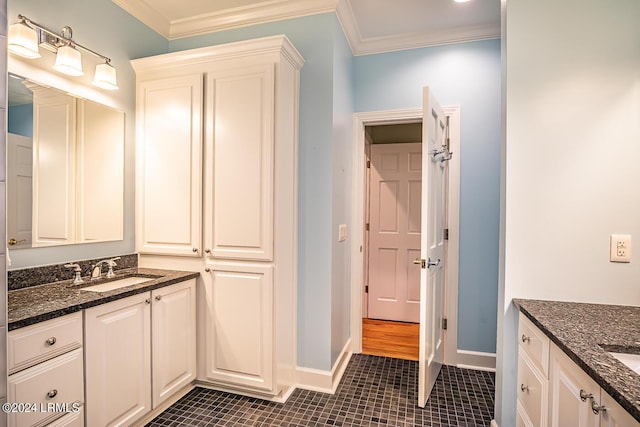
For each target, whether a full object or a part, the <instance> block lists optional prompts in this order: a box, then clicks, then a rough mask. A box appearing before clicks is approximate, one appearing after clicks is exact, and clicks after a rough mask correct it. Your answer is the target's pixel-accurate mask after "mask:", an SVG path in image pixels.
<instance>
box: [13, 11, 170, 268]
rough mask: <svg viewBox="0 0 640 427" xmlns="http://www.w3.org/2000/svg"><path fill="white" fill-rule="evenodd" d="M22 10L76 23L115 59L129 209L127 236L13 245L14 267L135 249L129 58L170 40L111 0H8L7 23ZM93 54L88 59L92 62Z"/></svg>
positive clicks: (56, 23)
mask: <svg viewBox="0 0 640 427" xmlns="http://www.w3.org/2000/svg"><path fill="white" fill-rule="evenodd" d="M19 13H21V14H23V15H26V16H28V17H29V18H30V19H32V20H34V21H35V22H38V23H39V24H41V25H43V26H45V27H47V28H50V29H52V30H59V29H61V28H62V27H64V26H65V25H69V26H70V27H71V28H73V38H74V40H77V41H78V43H81V44H83V45H85V46H87V47H89V48H91V49H93V50H95V51H97V52H100V53H101V54H103V55H106V56H108V57H110V58H111V59H112V64H113V65H114V66H115V67H116V69H117V72H118V85H119V86H120V89H119V90H118V91H117V92H113V93H112V94H111V96H112V97H113V99H114V104H115V106H116V108H118V109H120V110H122V111H124V112H125V121H126V123H125V128H126V129H125V163H124V164H125V171H124V172H125V189H124V190H125V191H124V197H125V203H124V206H125V212H124V240H123V241H120V242H107V243H91V244H82V245H68V246H56V247H49V248H37V249H22V250H14V251H11V252H10V256H11V261H12V264H11V268H23V267H28V266H35V265H45V264H53V263H60V262H66V261H69V260H80V259H89V258H102V257H108V256H112V255H117V254H126V253H132V252H134V250H135V239H134V180H135V175H134V153H135V150H134V148H135V147H134V137H135V133H134V129H135V74H134V72H133V68H132V67H131V64H130V63H129V60H130V59H134V58H139V57H143V56H150V55H156V54H159V53H166V52H167V49H168V42H167V40H165V39H164V38H163V37H161V36H160V35H158V34H157V33H156V32H154V31H152V30H151V29H149V28H148V27H147V26H145V25H143V24H142V23H141V22H140V21H138V20H137V19H134V18H133V17H132V16H131V15H129V14H128V13H126V12H125V11H124V10H122V9H121V8H120V7H118V6H117V5H116V4H115V3H113V2H112V1H110V0H82V1H78V0H56V1H48V0H47V1H44V0H9V1H8V15H7V16H8V20H9V22H10V23H14V22H16V21H17V20H18V19H17V17H18V14H19ZM41 54H42V56H43V60H49V61H51V62H52V59H51V58H52V55H53V54H50V53H49V52H46V51H42V52H41ZM89 58H91V57H88V58H87V59H85V64H89V63H92V62H91V61H90V60H89ZM86 68H87V69H85V73H86V74H87V75H88V76H89V77H90V76H91V75H92V74H93V70H90V69H89V68H88V67H86ZM52 72H53V71H52Z"/></svg>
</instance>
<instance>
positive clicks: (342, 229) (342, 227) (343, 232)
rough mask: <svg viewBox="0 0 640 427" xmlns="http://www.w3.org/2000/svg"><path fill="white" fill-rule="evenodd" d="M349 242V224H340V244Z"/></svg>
mask: <svg viewBox="0 0 640 427" xmlns="http://www.w3.org/2000/svg"><path fill="white" fill-rule="evenodd" d="M345 240H347V224H340V225H339V226H338V242H344V241H345Z"/></svg>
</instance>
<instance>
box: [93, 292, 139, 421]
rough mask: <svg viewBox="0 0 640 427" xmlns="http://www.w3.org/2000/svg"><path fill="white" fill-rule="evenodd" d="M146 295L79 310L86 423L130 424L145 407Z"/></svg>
mask: <svg viewBox="0 0 640 427" xmlns="http://www.w3.org/2000/svg"><path fill="white" fill-rule="evenodd" d="M150 303H151V296H150V293H149V292H147V293H144V294H138V295H134V296H131V297H128V298H124V299H121V300H118V301H114V302H110V303H108V304H104V305H99V306H96V307H92V308H89V309H87V310H85V354H86V360H85V369H86V408H85V410H86V414H87V425H89V426H106V425H130V424H131V422H132V421H134V420H136V419H137V418H139V417H141V416H142V415H144V414H145V413H147V412H148V411H150V410H151V352H150V347H151V328H150V326H151V325H150V317H151V312H150V308H151V305H150Z"/></svg>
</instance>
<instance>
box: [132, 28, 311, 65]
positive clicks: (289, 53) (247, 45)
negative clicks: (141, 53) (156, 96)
mask: <svg viewBox="0 0 640 427" xmlns="http://www.w3.org/2000/svg"><path fill="white" fill-rule="evenodd" d="M258 53H264V54H268V53H283V55H284V57H285V58H286V59H287V60H288V61H289V62H290V63H291V64H292V65H293V66H294V67H295V68H296V69H300V68H301V67H302V65H303V64H304V59H303V58H302V55H300V52H298V50H297V49H296V48H295V47H294V46H293V44H292V43H291V41H290V40H289V39H288V38H287V36H285V35H277V36H270V37H263V38H259V39H252V40H243V41H239V42H233V43H225V44H221V45H216V46H206V47H201V48H196V49H189V50H184V51H179V52H171V53H166V54H163V55H156V56H153V57H149V58H140V59H134V60H132V61H131V66H132V67H133V69H134V70H135V72H136V74H141V73H145V72H152V71H155V70H156V69H157V68H158V67H163V68H165V69H166V68H169V67H171V68H178V67H181V66H183V65H186V64H189V65H192V64H198V63H205V62H209V61H213V60H216V61H219V60H224V59H232V58H240V57H243V56H248V55H255V54H258Z"/></svg>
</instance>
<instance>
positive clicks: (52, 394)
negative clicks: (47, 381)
mask: <svg viewBox="0 0 640 427" xmlns="http://www.w3.org/2000/svg"><path fill="white" fill-rule="evenodd" d="M57 395H58V390H56V389H55V388H54V389H52V390H49V391H48V392H47V397H48V398H49V399H53V398H54V397H56V396H57Z"/></svg>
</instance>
